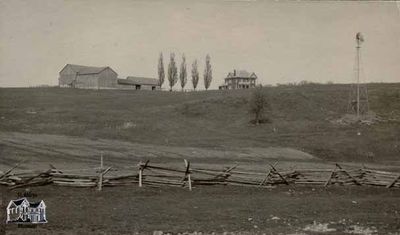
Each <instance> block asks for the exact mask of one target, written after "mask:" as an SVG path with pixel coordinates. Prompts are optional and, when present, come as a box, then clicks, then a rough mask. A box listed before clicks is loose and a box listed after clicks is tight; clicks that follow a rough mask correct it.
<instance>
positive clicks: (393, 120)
mask: <svg viewBox="0 0 400 235" xmlns="http://www.w3.org/2000/svg"><path fill="white" fill-rule="evenodd" d="M348 89H349V86H348V85H306V86H281V87H267V88H265V89H264V91H265V93H266V94H267V95H268V97H269V102H270V104H271V110H270V112H269V115H268V117H270V118H271V120H272V123H269V124H265V125H262V126H260V127H255V126H252V125H251V124H249V121H250V120H251V116H250V115H249V114H248V100H249V97H250V92H251V91H249V90H236V91H208V92H205V91H202V92H189V93H181V92H173V93H169V92H150V91H149V92H146V91H117V90H99V91H97V90H75V89H59V88H26V89H23V88H15V89H0V118H1V119H0V120H1V121H0V131H2V132H24V133H34V134H56V135H67V136H77V137H85V138H88V139H92V140H96V139H98V138H102V139H113V140H123V141H128V142H134V143H140V144H149V145H155V146H160V145H161V146H175V147H204V148H208V149H220V150H230V149H232V148H241V147H245V148H251V147H257V148H259V147H260V148H266V147H284V148H287V147H289V148H294V149H297V150H300V151H303V152H307V153H309V154H311V155H314V156H317V157H318V158H320V159H325V160H330V161H341V160H342V161H361V162H366V161H378V162H379V161H384V160H387V161H391V160H398V156H399V153H400V143H399V138H400V121H399V120H400V84H370V85H369V99H370V107H371V110H373V111H374V112H375V113H376V114H377V115H378V116H380V117H382V118H383V119H385V120H386V121H385V122H379V123H377V124H375V125H371V126H367V125H361V126H359V125H357V124H354V125H350V126H342V125H338V124H334V123H332V122H331V121H334V120H337V119H338V118H340V117H342V116H343V114H344V113H345V111H346V108H347V102H348ZM357 132H360V133H361V135H357Z"/></svg>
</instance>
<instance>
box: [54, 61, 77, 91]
mask: <svg viewBox="0 0 400 235" xmlns="http://www.w3.org/2000/svg"><path fill="white" fill-rule="evenodd" d="M75 76H76V72H75V71H74V70H72V69H71V68H70V66H69V65H67V66H66V67H65V68H64V69H63V70H62V71H61V72H60V77H59V78H58V85H59V86H60V87H71V84H72V81H73V80H74V79H75Z"/></svg>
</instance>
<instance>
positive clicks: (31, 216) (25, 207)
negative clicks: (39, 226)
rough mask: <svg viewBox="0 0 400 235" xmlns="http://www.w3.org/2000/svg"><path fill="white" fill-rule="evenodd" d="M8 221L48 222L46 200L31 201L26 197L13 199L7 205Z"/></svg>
mask: <svg viewBox="0 0 400 235" xmlns="http://www.w3.org/2000/svg"><path fill="white" fill-rule="evenodd" d="M7 223H47V220H46V205H45V204H44V201H43V200H42V201H40V202H36V203H31V202H29V201H28V200H27V199H26V198H20V199H17V200H11V201H10V203H9V204H8V206H7Z"/></svg>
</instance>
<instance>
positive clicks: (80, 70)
mask: <svg viewBox="0 0 400 235" xmlns="http://www.w3.org/2000/svg"><path fill="white" fill-rule="evenodd" d="M117 76H118V74H117V73H116V72H115V71H114V70H113V69H111V68H110V67H108V66H107V67H92V66H83V65H74V64H67V65H66V66H64V68H63V69H62V70H61V71H60V77H59V79H58V82H59V86H60V87H72V88H88V89H107V88H116V86H117Z"/></svg>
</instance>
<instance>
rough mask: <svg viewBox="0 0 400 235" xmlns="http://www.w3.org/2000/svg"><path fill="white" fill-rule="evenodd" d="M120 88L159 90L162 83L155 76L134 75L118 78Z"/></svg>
mask: <svg viewBox="0 0 400 235" xmlns="http://www.w3.org/2000/svg"><path fill="white" fill-rule="evenodd" d="M117 87H118V88H120V89H135V90H159V89H161V87H160V84H159V82H158V80H157V79H155V78H144V77H133V76H129V77H127V78H126V79H118V86H117Z"/></svg>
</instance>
